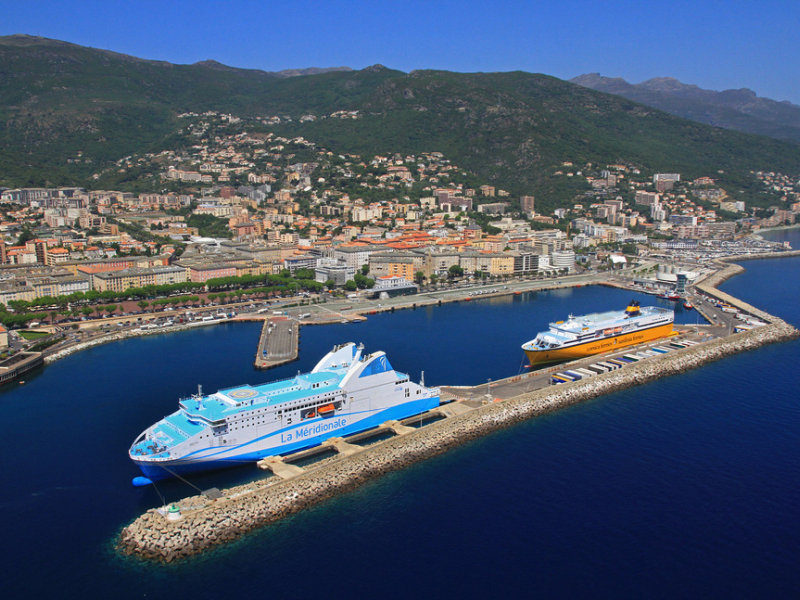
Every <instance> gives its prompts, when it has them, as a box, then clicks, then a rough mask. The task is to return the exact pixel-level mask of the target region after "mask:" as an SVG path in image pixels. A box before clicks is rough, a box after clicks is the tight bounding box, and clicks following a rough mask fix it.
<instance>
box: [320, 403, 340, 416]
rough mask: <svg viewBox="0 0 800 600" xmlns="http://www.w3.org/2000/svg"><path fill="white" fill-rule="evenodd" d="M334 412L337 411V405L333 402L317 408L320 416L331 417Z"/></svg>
mask: <svg viewBox="0 0 800 600" xmlns="http://www.w3.org/2000/svg"><path fill="white" fill-rule="evenodd" d="M334 412H336V407H335V406H334V405H333V404H326V405H325V406H320V407H319V408H318V409H317V413H318V414H319V416H320V417H330V416H332V415H333V413H334Z"/></svg>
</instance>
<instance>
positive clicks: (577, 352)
mask: <svg viewBox="0 0 800 600" xmlns="http://www.w3.org/2000/svg"><path fill="white" fill-rule="evenodd" d="M674 320H675V312H674V311H671V310H669V309H666V308H661V307H658V306H645V307H642V308H640V307H639V303H638V302H635V301H634V302H631V303H630V304H629V305H628V307H627V308H626V309H625V310H623V311H609V312H604V313H596V314H592V315H585V316H582V317H573V316H572V315H570V316H569V318H568V319H567V320H566V321H558V322H557V323H550V329H549V330H547V331H543V332H541V333H540V334H538V335H537V336H536V337H535V338H534V339H532V340H531V341H530V342H527V343H525V344H523V345H522V349H523V350H524V351H525V354H526V355H527V356H528V360H530V362H531V366H533V365H538V364H544V363H554V362H563V361H567V360H575V359H577V358H583V357H584V356H591V355H593V354H601V353H603V352H610V351H612V350H617V349H618V348H624V347H626V346H632V345H634V344H641V343H643V342H647V341H650V340H655V339H658V338H662V337H665V336H668V335H669V334H670V333H672V323H673V322H674Z"/></svg>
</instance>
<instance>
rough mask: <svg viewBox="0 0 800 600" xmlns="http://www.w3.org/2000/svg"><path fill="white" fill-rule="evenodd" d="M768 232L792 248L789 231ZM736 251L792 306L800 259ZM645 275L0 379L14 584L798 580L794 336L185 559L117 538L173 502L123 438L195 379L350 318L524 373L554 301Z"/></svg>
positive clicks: (618, 300) (145, 344)
mask: <svg viewBox="0 0 800 600" xmlns="http://www.w3.org/2000/svg"><path fill="white" fill-rule="evenodd" d="M772 235H773V237H776V238H777V237H780V239H789V240H790V241H792V244H793V246H794V247H796V248H800V235H798V232H797V231H796V230H795V231H793V232H788V233H775V234H772ZM744 266H745V267H746V268H747V272H746V273H745V274H743V275H740V276H738V277H736V278H735V279H733V280H730V281H729V282H727V283H726V284H725V285H724V289H725V290H726V291H728V292H730V293H732V294H734V295H736V296H739V297H741V298H743V299H745V300H747V301H749V302H751V303H753V304H755V305H757V306H759V307H761V308H763V309H765V310H767V311H768V312H771V313H773V314H777V315H779V316H781V317H783V318H784V319H786V320H788V321H789V322H791V323H793V324H794V325H796V326H800V303H798V300H797V298H798V296H799V295H800V283H798V282H800V258H792V259H781V260H771V261H769V260H765V261H752V262H747V263H744ZM632 297H635V295H633V294H630V293H627V292H624V291H620V290H614V289H607V288H581V289H576V290H571V291H567V290H563V291H558V292H545V293H539V294H538V295H530V296H523V297H514V298H509V299H500V300H483V301H474V302H471V303H468V304H467V303H461V304H458V305H446V306H443V307H438V308H432V309H419V310H416V311H400V312H397V313H396V314H393V315H378V316H373V317H370V319H369V321H368V322H366V323H362V324H354V325H336V326H327V327H306V328H304V329H303V331H302V335H301V360H300V361H298V362H295V363H293V364H291V365H287V366H285V367H282V368H280V369H276V370H274V371H271V372H268V373H267V374H266V375H265V374H263V373H257V372H254V371H253V369H252V367H251V366H250V365H251V361H252V358H253V354H254V351H255V344H256V340H257V337H258V332H259V326H258V325H252V324H240V325H225V326H217V327H213V328H202V329H199V330H197V331H193V332H188V333H181V334H171V335H162V336H152V337H148V338H145V339H139V340H129V341H125V342H120V343H116V344H110V345H106V346H102V347H98V348H95V349H93V350H90V351H86V352H83V353H80V354H77V355H74V356H72V357H70V358H67V359H65V360H62V361H59V362H57V363H55V364H53V365H50V366H48V367H46V368H45V369H43V370H40V371H39V372H38V374H36V375H29V376H27V377H26V384H25V385H24V386H7V387H5V388H3V389H2V390H0V414H2V422H3V431H4V433H5V439H6V443H5V444H4V445H3V451H2V454H0V467H2V469H0V473H1V474H2V477H3V481H2V486H1V487H0V507H1V508H2V518H3V524H2V527H1V528H0V531H1V532H2V538H0V552H1V553H2V556H0V560H1V562H0V564H2V567H3V569H2V574H3V577H2V590H3V597H5V598H14V599H17V598H45V597H48V598H49V597H52V598H87V599H94V598H108V597H113V598H148V599H151V598H157V599H160V598H169V599H171V600H172V599H174V598H192V599H195V598H197V599H205V598H214V599H223V598H234V599H239V598H254V597H259V598H273V599H281V600H284V599H290V598H316V597H324V598H328V599H332V600H335V599H340V598H341V599H345V598H347V599H348V600H352V599H353V598H374V597H378V598H428V597H434V596H440V597H448V598H482V599H483V598H501V597H539V598H698V599H699V598H703V599H709V598H796V597H798V593H799V592H800V568H799V567H798V565H800V408H798V391H797V383H798V376H797V365H798V363H800V343H798V342H791V343H785V344H777V345H772V346H769V347H767V348H763V349H760V350H757V351H754V352H750V353H747V354H742V355H737V356H734V357H731V358H728V359H725V360H723V361H720V362H717V363H713V364H710V365H707V366H705V367H703V368H701V369H698V370H694V371H691V372H688V373H686V374H684V375H680V376H676V377H672V378H669V379H664V380H660V381H658V382H656V383H653V384H650V385H646V386H642V387H639V388H636V389H631V390H627V391H624V392H620V393H617V394H613V395H609V396H606V397H603V398H600V399H597V400H595V401H592V402H587V403H585V404H582V405H579V406H574V407H571V408H569V409H566V410H562V411H560V412H558V413H556V414H552V415H549V416H546V417H543V418H539V419H536V420H533V421H529V422H527V423H524V424H521V425H518V426H515V427H513V428H510V429H507V430H504V431H502V432H500V433H497V434H494V435H491V436H488V437H486V438H483V439H481V440H478V441H476V442H473V443H470V444H467V445H465V446H463V447H461V448H459V449H457V450H455V451H452V452H449V453H448V454H446V455H444V456H441V457H439V458H435V459H432V460H429V461H427V462H425V463H422V464H419V465H416V466H415V467H413V468H410V469H406V470H404V471H402V472H397V473H393V474H391V475H389V476H386V477H384V478H382V479H379V480H376V481H373V482H371V483H369V484H368V485H366V486H364V487H363V488H361V489H359V490H357V491H356V492H353V493H350V494H347V495H344V496H342V497H340V498H338V499H336V500H334V501H330V502H327V503H325V504H323V505H320V506H318V507H315V508H313V509H311V510H308V511H306V512H304V513H303V514H300V515H296V516H294V517H292V518H290V519H287V520H285V521H283V522H281V523H279V524H277V525H275V526H272V527H268V528H265V529H263V530H261V531H259V532H257V533H255V534H252V535H250V536H248V537H246V538H245V539H244V540H242V541H240V542H238V543H237V544H235V545H233V546H231V547H228V548H225V549H222V550H219V551H215V552H211V553H208V554H207V555H204V556H202V557H201V558H199V559H195V560H192V561H190V562H187V563H184V564H179V565H169V566H161V565H151V564H142V563H139V562H137V561H134V560H130V559H122V558H119V557H117V556H116V555H115V554H114V552H113V548H112V546H113V539H114V537H115V535H116V534H117V533H118V531H119V530H120V529H121V528H122V527H123V526H124V525H125V524H126V523H128V522H129V521H131V520H132V519H133V518H135V517H136V516H137V515H138V514H140V513H141V512H142V511H143V510H146V509H147V508H151V507H154V506H156V505H158V504H159V503H160V502H159V500H158V497H157V496H156V493H155V491H154V490H152V489H137V488H133V487H131V485H130V480H131V478H132V477H133V476H135V475H137V471H136V469H135V468H134V467H133V466H132V464H130V462H129V461H128V459H127V454H126V453H127V449H128V446H129V445H130V443H131V442H132V440H133V439H134V438H135V437H136V436H137V435H138V434H139V433H140V432H141V431H142V430H143V429H144V428H146V427H147V426H148V425H150V424H151V423H152V422H153V421H155V420H157V419H159V418H160V417H161V416H163V415H164V414H166V413H168V412H171V411H173V410H174V409H175V406H176V401H177V398H178V397H179V396H182V395H185V394H188V393H191V392H193V391H194V390H195V389H196V385H197V384H198V383H199V384H202V385H203V387H204V389H205V390H206V391H213V390H215V389H218V388H221V387H226V386H231V385H236V384H239V383H244V382H258V381H263V380H268V379H275V378H281V377H287V376H290V375H292V374H294V373H295V372H296V371H297V370H298V369H300V370H307V369H309V368H310V367H311V366H312V365H313V364H314V363H315V362H316V360H317V359H318V358H319V357H321V356H322V354H323V353H324V352H326V351H327V350H328V349H329V347H330V346H332V345H333V344H334V343H339V342H343V341H349V340H353V341H361V342H364V344H365V345H366V349H367V350H368V351H371V350H375V349H383V350H385V351H386V352H387V354H388V356H389V359H390V360H391V362H392V364H393V365H394V366H395V368H397V369H398V370H401V371H406V372H408V373H410V375H411V376H412V378H413V379H415V380H416V379H418V378H419V375H420V371H422V370H424V371H425V380H426V382H427V383H428V384H467V383H471V384H478V383H484V382H486V380H487V379H489V378H492V379H496V378H499V377H503V376H508V375H512V374H515V373H518V372H519V371H520V370H521V368H522V364H523V357H522V352H521V351H520V349H519V346H520V345H521V344H522V343H523V342H525V341H527V340H528V339H530V338H532V337H533V336H534V335H535V333H536V332H537V331H539V330H541V329H542V328H543V327H544V326H545V325H546V323H547V322H548V321H550V320H553V319H558V318H563V317H564V316H566V314H567V313H568V312H573V313H575V314H582V313H586V312H596V311H600V310H610V309H613V308H618V307H620V306H621V305H624V304H626V303H627V301H628V300H630V299H631V298H632ZM638 299H640V300H643V301H649V302H652V301H653V300H654V299H653V298H652V297H644V296H642V297H639V298H638ZM695 318H696V317H695V314H694V313H689V314H683V315H678V320H679V321H682V322H689V323H691V322H694V319H695ZM252 474H253V468H252V467H243V468H241V469H234V470H232V471H229V472H225V473H224V474H210V475H205V476H203V477H201V478H197V479H195V482H196V483H197V484H198V485H199V486H200V487H202V488H205V487H210V486H213V485H219V486H222V485H228V484H231V483H236V482H238V481H243V480H245V479H246V478H248V477H250V476H252ZM159 488H160V489H161V491H162V492H163V493H165V494H166V496H167V499H168V500H175V499H178V498H180V497H182V496H184V495H188V494H190V493H191V492H192V490H191V489H190V488H187V487H186V486H185V485H184V484H178V483H164V484H163V485H160V486H159Z"/></svg>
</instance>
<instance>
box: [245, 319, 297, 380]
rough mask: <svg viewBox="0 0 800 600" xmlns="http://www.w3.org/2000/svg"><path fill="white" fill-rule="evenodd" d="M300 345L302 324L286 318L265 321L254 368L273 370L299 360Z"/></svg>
mask: <svg viewBox="0 0 800 600" xmlns="http://www.w3.org/2000/svg"><path fill="white" fill-rule="evenodd" d="M299 344H300V324H299V323H298V322H296V321H293V320H292V319H287V318H286V317H277V318H271V319H267V320H266V321H264V326H263V327H262V328H261V336H260V337H259V340H258V350H257V351H256V358H255V361H254V363H253V366H254V367H255V368H256V369H271V368H273V367H277V366H278V365H283V364H286V363H289V362H292V361H294V360H297V357H298V352H299Z"/></svg>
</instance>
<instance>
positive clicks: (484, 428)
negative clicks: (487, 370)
mask: <svg viewBox="0 0 800 600" xmlns="http://www.w3.org/2000/svg"><path fill="white" fill-rule="evenodd" d="M799 335H800V332H798V331H797V330H796V329H795V328H794V327H792V326H791V325H789V324H787V323H785V322H784V321H782V320H781V319H777V318H775V317H770V318H769V325H767V326H764V327H760V328H757V329H753V330H750V331H747V332H744V333H739V334H735V335H732V336H729V337H726V338H722V339H718V340H714V341H711V342H707V343H704V344H702V345H699V346H692V347H689V348H685V349H683V350H676V351H673V352H670V353H669V354H666V355H663V356H659V357H655V358H652V359H648V360H644V361H641V362H638V363H635V364H632V365H629V366H627V367H625V368H624V369H619V370H617V371H613V372H610V373H605V374H602V375H598V376H596V377H592V378H591V379H588V380H581V381H577V382H574V383H569V384H562V385H559V386H552V387H547V388H545V389H540V390H537V391H534V392H531V393H528V394H523V395H521V396H517V397H516V398H512V399H509V400H505V401H503V402H498V403H494V404H489V405H486V406H484V407H481V408H479V409H477V410H474V411H471V412H468V413H464V414H461V415H458V416H453V417H450V418H448V419H444V420H442V421H439V422H436V423H433V424H430V425H428V426H426V427H424V428H422V429H418V430H414V431H413V432H411V433H407V434H405V435H402V436H398V437H396V438H390V439H388V440H386V441H384V442H380V443H378V444H376V445H374V446H371V447H369V448H367V449H365V450H363V451H361V452H359V453H357V454H354V455H352V456H348V457H342V458H337V459H335V460H332V461H325V462H324V463H322V464H321V465H320V466H319V467H317V468H313V467H312V468H311V469H310V470H308V471H306V472H305V473H302V474H300V475H298V476H296V477H294V478H291V479H288V480H285V481H278V482H275V483H273V481H274V480H275V479H276V478H270V479H268V480H267V481H266V482H254V483H252V484H249V485H245V486H239V487H238V488H234V489H231V490H227V491H226V492H225V494H224V497H223V498H221V499H218V500H215V501H208V500H206V499H205V498H203V497H200V496H197V497H193V498H187V499H185V500H183V501H181V502H180V503H179V504H180V506H181V508H182V509H183V511H184V514H183V517H182V519H181V520H179V521H167V520H166V519H165V518H164V517H163V516H161V514H159V513H158V512H156V511H155V510H151V511H148V512H147V513H145V514H144V515H142V516H141V517H139V518H138V519H136V520H135V521H134V522H133V523H131V524H130V525H128V526H127V527H125V528H124V529H123V530H122V532H121V533H120V535H119V538H118V549H119V550H120V551H121V552H122V553H124V554H128V555H134V556H138V557H141V558H145V559H153V560H159V561H166V562H171V561H173V560H176V559H180V558H183V557H187V556H191V555H193V554H197V553H199V552H202V551H204V550H207V549H210V548H213V547H215V546H219V545H220V544H224V543H226V542H229V541H232V540H234V539H236V538H238V537H239V536H241V535H243V534H245V533H247V532H248V531H251V530H253V529H256V528H258V527H261V526H263V525H266V524H269V523H273V522H275V521H278V520H280V519H282V518H284V517H286V516H287V515H290V514H293V513H296V512H298V511H300V510H303V509H304V508H306V507H308V506H311V505H313V504H316V503H318V502H321V501H323V500H325V499H327V498H330V497H332V496H335V495H338V494H341V493H342V492H345V491H347V490H350V489H353V488H355V487H358V486H360V485H361V484H363V483H364V482H366V481H368V480H370V479H372V478H374V477H377V476H380V475H382V474H385V473H388V472H390V471H393V470H396V469H398V468H402V467H404V466H407V465H410V464H412V463H415V462H417V461H420V460H423V459H426V458H429V457H431V456H435V455H438V454H441V453H443V452H445V451H446V450H448V449H450V448H453V447H455V446H458V445H460V444H463V443H464V442H466V441H469V440H472V439H474V438H477V437H479V436H482V435H485V434H487V433H490V432H492V431H496V430H499V429H502V428H504V427H508V426H510V425H513V424H515V423H518V422H520V421H523V420H525V419H529V418H531V417H535V416H538V415H541V414H544V413H547V412H551V411H554V410H557V409H559V408H562V407H565V406H569V405H571V404H575V403H577V402H583V401H585V400H589V399H592V398H596V397H598V396H601V395H604V394H608V393H611V392H614V391H617V390H621V389H625V388H629V387H632V386H635V385H641V384H644V383H648V382H650V381H654V380H656V379H659V378H661V377H665V376H668V375H673V374H677V373H681V372H684V371H687V370H689V369H694V368H697V367H699V366H701V365H703V364H706V363H708V362H711V361H714V360H718V359H720V358H723V357H725V356H729V355H731V354H735V353H738V352H743V351H747V350H751V349H755V348H758V347H760V346H763V345H766V344H770V343H774V342H779V341H785V340H789V339H793V338H796V337H798V336H799ZM192 507H194V510H192V509H191V508H192Z"/></svg>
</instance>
